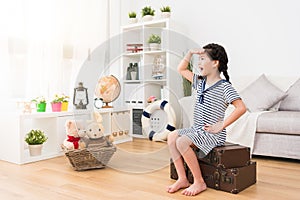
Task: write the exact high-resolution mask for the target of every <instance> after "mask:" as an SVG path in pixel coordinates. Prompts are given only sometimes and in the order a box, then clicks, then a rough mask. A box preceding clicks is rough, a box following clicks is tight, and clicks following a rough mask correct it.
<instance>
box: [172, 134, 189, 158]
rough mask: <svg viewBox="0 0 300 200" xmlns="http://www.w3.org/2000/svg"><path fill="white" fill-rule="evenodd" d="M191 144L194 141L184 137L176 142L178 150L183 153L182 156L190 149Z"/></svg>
mask: <svg viewBox="0 0 300 200" xmlns="http://www.w3.org/2000/svg"><path fill="white" fill-rule="evenodd" d="M191 144H192V141H191V140H190V139H189V138H188V137H186V136H182V137H180V138H178V139H177V140H176V148H177V149H178V151H179V152H180V153H181V155H182V154H183V153H185V152H186V151H187V150H188V148H190V145H191Z"/></svg>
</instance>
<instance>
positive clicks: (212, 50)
mask: <svg viewBox="0 0 300 200" xmlns="http://www.w3.org/2000/svg"><path fill="white" fill-rule="evenodd" d="M203 49H205V52H206V53H207V54H208V56H209V57H210V58H211V59H212V60H218V61H219V68H218V70H219V72H222V73H223V75H224V76H225V78H226V80H227V81H228V82H229V75H228V72H227V70H228V66H227V63H228V57H227V53H226V51H225V49H224V47H222V46H221V45H218V44H214V43H211V44H208V45H205V46H204V47H203Z"/></svg>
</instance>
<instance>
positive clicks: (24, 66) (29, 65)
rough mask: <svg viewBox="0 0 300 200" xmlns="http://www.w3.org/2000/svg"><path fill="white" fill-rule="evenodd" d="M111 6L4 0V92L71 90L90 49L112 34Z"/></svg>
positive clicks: (94, 0) (71, 0) (0, 38)
mask: <svg viewBox="0 0 300 200" xmlns="http://www.w3.org/2000/svg"><path fill="white" fill-rule="evenodd" d="M106 8H107V1H102V0H89V1H81V0H44V1H39V0H11V1H1V3H0V26H1V34H0V44H1V45H0V53H1V55H0V56H1V57H0V58H1V59H0V65H1V67H0V79H1V80H0V84H1V92H0V93H2V94H1V96H5V99H6V100H7V99H8V98H21V99H25V100H30V99H33V98H34V97H36V96H38V95H43V96H46V97H52V95H53V94H55V93H61V92H63V93H65V94H69V93H70V92H71V91H72V90H73V86H74V85H75V83H74V81H75V78H76V75H77V73H78V70H79V69H80V67H81V65H82V63H83V62H84V60H85V59H86V58H87V56H88V52H89V51H92V50H93V49H94V48H96V47H97V46H98V45H99V44H101V43H102V42H103V41H105V40H106V39H107V33H106V24H107V11H106ZM2 30H4V31H3V32H2ZM2 91H4V92H2ZM3 93H4V94H3ZM1 99H3V98H1Z"/></svg>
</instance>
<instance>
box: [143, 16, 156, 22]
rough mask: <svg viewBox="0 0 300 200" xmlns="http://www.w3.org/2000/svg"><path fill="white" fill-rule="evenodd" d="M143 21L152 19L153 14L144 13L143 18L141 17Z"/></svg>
mask: <svg viewBox="0 0 300 200" xmlns="http://www.w3.org/2000/svg"><path fill="white" fill-rule="evenodd" d="M142 20H143V22H148V21H151V20H153V16H152V15H145V16H144V17H143V18H142Z"/></svg>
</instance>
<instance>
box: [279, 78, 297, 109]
mask: <svg viewBox="0 0 300 200" xmlns="http://www.w3.org/2000/svg"><path fill="white" fill-rule="evenodd" d="M286 93H287V97H286V98H284V100H283V101H282V102H281V103H280V106H279V110H290V111H300V79H298V80H297V81H296V82H295V83H294V84H293V85H292V86H291V87H290V88H289V89H288V90H287V92H286Z"/></svg>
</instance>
